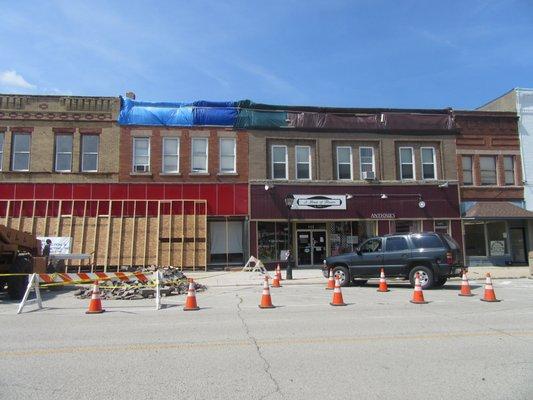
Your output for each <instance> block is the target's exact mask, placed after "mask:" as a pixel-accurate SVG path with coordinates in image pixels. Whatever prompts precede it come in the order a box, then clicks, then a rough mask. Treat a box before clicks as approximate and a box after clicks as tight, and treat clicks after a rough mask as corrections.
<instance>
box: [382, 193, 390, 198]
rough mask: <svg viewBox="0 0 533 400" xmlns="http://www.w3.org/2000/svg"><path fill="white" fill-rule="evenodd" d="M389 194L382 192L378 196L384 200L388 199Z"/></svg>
mask: <svg viewBox="0 0 533 400" xmlns="http://www.w3.org/2000/svg"><path fill="white" fill-rule="evenodd" d="M388 198H389V196H387V195H386V194H385V193H382V194H381V196H380V199H381V200H385V199H388Z"/></svg>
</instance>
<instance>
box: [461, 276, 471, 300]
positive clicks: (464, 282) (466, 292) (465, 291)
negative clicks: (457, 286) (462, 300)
mask: <svg viewBox="0 0 533 400" xmlns="http://www.w3.org/2000/svg"><path fill="white" fill-rule="evenodd" d="M459 296H466V297H472V296H473V294H472V292H471V291H470V284H469V283H468V278H467V277H466V272H465V271H463V278H462V279H461V293H459Z"/></svg>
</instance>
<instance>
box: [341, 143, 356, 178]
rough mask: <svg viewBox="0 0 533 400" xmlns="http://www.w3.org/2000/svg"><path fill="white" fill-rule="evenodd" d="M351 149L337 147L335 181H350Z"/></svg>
mask: <svg viewBox="0 0 533 400" xmlns="http://www.w3.org/2000/svg"><path fill="white" fill-rule="evenodd" d="M352 170H353V168H352V148H351V147H347V146H340V147H337V179H342V180H352V179H353V177H352Z"/></svg>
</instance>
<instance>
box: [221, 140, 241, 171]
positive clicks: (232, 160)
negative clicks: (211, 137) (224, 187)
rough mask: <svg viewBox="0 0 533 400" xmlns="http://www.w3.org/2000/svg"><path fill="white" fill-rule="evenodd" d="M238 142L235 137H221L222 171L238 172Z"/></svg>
mask: <svg viewBox="0 0 533 400" xmlns="http://www.w3.org/2000/svg"><path fill="white" fill-rule="evenodd" d="M236 148H237V142H236V140H235V138H221V139H220V172H221V173H222V174H232V173H236V172H237V164H236V161H237V149H236Z"/></svg>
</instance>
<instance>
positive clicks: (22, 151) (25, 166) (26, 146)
mask: <svg viewBox="0 0 533 400" xmlns="http://www.w3.org/2000/svg"><path fill="white" fill-rule="evenodd" d="M30 147H31V135H30V134H28V133H13V156H12V159H11V169H12V170H13V171H29V170H30Z"/></svg>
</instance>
